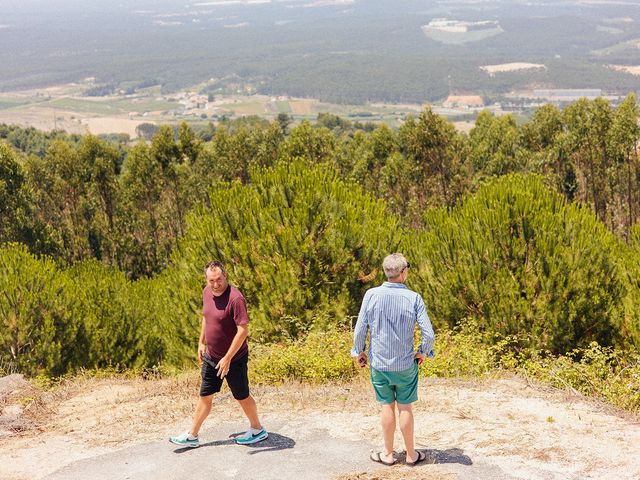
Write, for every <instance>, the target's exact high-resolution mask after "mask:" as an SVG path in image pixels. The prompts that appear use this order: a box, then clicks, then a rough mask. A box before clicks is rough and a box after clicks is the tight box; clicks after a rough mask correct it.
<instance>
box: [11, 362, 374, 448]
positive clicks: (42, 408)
mask: <svg viewBox="0 0 640 480" xmlns="http://www.w3.org/2000/svg"><path fill="white" fill-rule="evenodd" d="M199 383H200V377H199V374H198V371H197V370H193V371H190V372H186V373H182V374H180V375H177V376H171V377H165V378H162V377H160V378H157V377H156V378H151V379H143V378H140V377H134V378H131V377H125V376H111V377H106V378H95V377H92V376H90V375H78V376H75V377H70V378H67V379H63V380H61V381H60V382H58V383H56V384H53V385H40V386H38V385H37V383H35V382H32V383H30V384H27V385H26V386H25V387H24V388H21V389H19V390H17V391H15V392H14V393H13V394H12V395H11V397H7V398H5V399H4V400H3V405H0V407H3V406H7V405H8V404H19V405H21V406H22V419H23V420H24V421H23V422H21V427H20V428H19V429H14V431H13V433H15V434H17V435H19V436H23V437H28V436H30V435H33V434H34V433H37V432H44V431H46V432H47V433H49V434H52V435H55V434H61V435H69V434H72V433H73V434H74V435H80V436H82V437H83V438H85V439H86V440H87V441H89V442H91V444H93V445H102V446H107V445H108V446H114V445H121V444H124V443H127V442H128V441H130V440H131V432H130V426H131V425H136V430H137V432H136V434H137V438H138V439H146V438H149V439H152V438H157V436H158V431H162V430H163V429H166V428H167V427H168V426H172V425H175V424H176V423H178V422H180V421H184V419H185V418H190V417H191V416H192V415H193V411H194V407H195V404H196V401H197V395H198V390H199ZM370 388H371V387H370V385H369V383H368V382H367V381H365V379H356V380H355V381H353V382H350V383H345V384H331V385H320V386H313V385H308V384H304V383H297V382H290V383H287V384H282V385H277V386H273V385H257V386H254V387H252V392H253V394H254V396H255V397H256V398H259V399H260V400H259V403H260V409H261V411H262V412H264V413H270V412H282V411H292V410H293V411H297V412H305V411H315V412H318V411H320V412H343V411H360V412H368V411H371V409H372V408H377V407H376V403H375V401H374V399H373V397H372V394H371V392H370ZM214 405H215V407H216V416H217V418H219V419H221V420H223V419H225V420H226V419H229V420H230V419H233V418H235V417H237V414H238V411H237V410H238V406H237V403H236V402H235V400H234V399H233V397H232V396H231V393H230V392H229V390H228V389H227V386H226V384H225V386H223V390H222V392H221V393H220V395H217V396H216V399H215V404H214ZM119 432H120V433H119Z"/></svg>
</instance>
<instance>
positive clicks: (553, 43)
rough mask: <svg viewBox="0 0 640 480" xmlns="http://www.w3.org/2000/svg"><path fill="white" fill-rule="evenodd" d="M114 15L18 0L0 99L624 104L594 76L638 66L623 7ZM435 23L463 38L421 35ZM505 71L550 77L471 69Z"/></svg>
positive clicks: (165, 3)
mask: <svg viewBox="0 0 640 480" xmlns="http://www.w3.org/2000/svg"><path fill="white" fill-rule="evenodd" d="M181 3H182V4H181ZM126 5H127V7H126V8H124V9H120V8H118V9H116V8H115V7H112V6H111V4H110V3H109V2H92V3H91V4H90V5H83V8H82V9H81V10H79V9H77V4H76V3H75V2H72V1H71V0H52V1H50V2H47V3H46V4H45V5H41V4H40V2H34V1H27V2H22V3H19V4H16V5H14V6H12V8H11V9H8V10H6V11H4V12H3V18H2V23H1V24H0V44H1V45H3V47H4V48H3V49H2V50H1V51H0V64H2V65H3V68H2V71H1V72H0V90H9V89H21V88H26V87H35V86H44V85H51V84H60V83H67V82H72V81H78V80H81V79H83V78H86V77H95V78H96V79H97V83H98V84H99V85H101V86H103V87H99V89H98V90H96V91H94V92H91V93H93V94H96V93H100V91H111V90H112V89H113V88H116V87H117V88H122V89H124V90H130V89H134V90H135V88H138V87H140V86H141V85H149V84H150V83H158V84H161V85H162V86H163V89H164V90H165V91H172V90H175V89H177V88H180V87H183V86H185V85H193V84H197V83H202V84H203V90H204V91H205V92H211V93H215V92H225V93H237V92H238V91H239V90H240V91H247V92H249V93H251V92H259V93H265V94H289V95H294V96H302V97H313V98H320V99H321V100H326V101H334V102H336V101H337V102H347V103H358V102H364V101H368V100H379V101H393V102H424V101H425V100H431V101H433V100H437V99H443V98H445V97H446V96H447V95H448V94H449V93H451V92H453V93H456V92H457V93H465V92H477V93H481V94H495V93H500V92H506V91H510V90H513V89H519V88H525V87H529V86H532V85H535V86H539V87H540V86H543V87H546V88H552V87H558V88H587V87H593V88H602V89H603V91H604V92H605V93H607V92H616V93H627V92H629V91H632V90H635V89H637V88H638V84H639V81H638V78H637V77H635V76H633V75H631V74H629V73H625V72H622V71H611V70H608V69H607V68H606V66H607V65H609V64H625V65H632V66H633V65H640V49H637V48H632V47H633V42H634V41H637V39H638V38H640V5H636V4H632V3H631V2H627V3H622V2H621V3H619V4H616V3H602V4H597V3H593V4H590V5H589V6H585V4H583V3H582V2H577V1H576V2H575V3H571V2H562V3H561V4H559V5H555V4H553V3H551V4H550V3H549V2H546V1H542V0H534V1H532V2H526V3H525V2H518V1H500V2H495V1H485V2H482V1H481V2H470V3H466V2H460V3H450V2H446V3H436V2H431V1H419V0H410V1H403V2H397V1H395V0H368V1H365V0H348V1H323V2H314V1H313V0H285V1H278V2H276V1H268V0H267V1H263V2H240V1H237V2H232V1H227V2H224V1H218V2H201V3H190V2H187V1H183V2H176V1H169V0H161V1H155V2H151V1H150V0H135V1H131V2H127V4H126ZM438 19H440V20H438ZM434 21H435V22H438V21H440V22H444V23H443V25H445V26H446V25H449V26H450V27H451V25H453V26H454V27H455V26H456V25H458V26H460V25H462V26H464V28H466V31H465V32H463V33H460V32H458V33H455V32H453V33H452V32H445V31H438V32H436V33H437V34H430V35H425V31H424V28H425V26H428V25H430V24H431V25H433V23H432V22H434ZM478 25H479V26H483V25H485V26H486V25H490V26H492V28H491V29H488V30H487V29H481V28H480V27H478ZM451 28H453V27H451ZM460 28H461V27H460ZM487 32H489V33H490V34H487ZM443 35H444V36H443ZM460 35H461V36H462V37H457V36H460ZM452 36H453V37H455V38H453V37H452ZM430 37H431V38H430ZM452 38H453V40H452ZM509 62H533V63H539V64H545V65H547V67H548V68H547V69H542V70H539V71H524V72H514V73H508V74H507V73H505V74H500V75H495V76H491V75H489V74H488V73H487V72H484V71H482V70H480V69H479V67H481V66H483V65H495V64H500V63H509Z"/></svg>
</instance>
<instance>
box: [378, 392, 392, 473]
mask: <svg viewBox="0 0 640 480" xmlns="http://www.w3.org/2000/svg"><path fill="white" fill-rule="evenodd" d="M395 408H396V402H392V403H389V404H386V405H382V415H381V417H382V436H383V437H384V452H383V453H382V454H380V456H381V457H382V458H383V459H384V461H385V462H391V461H393V436H394V434H395V431H396V411H395Z"/></svg>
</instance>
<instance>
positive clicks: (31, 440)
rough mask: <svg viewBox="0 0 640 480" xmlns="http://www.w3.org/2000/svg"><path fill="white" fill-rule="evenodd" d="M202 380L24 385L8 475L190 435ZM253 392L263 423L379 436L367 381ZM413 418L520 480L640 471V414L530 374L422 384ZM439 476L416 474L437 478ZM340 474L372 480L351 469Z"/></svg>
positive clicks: (10, 417) (4, 466) (426, 444)
mask: <svg viewBox="0 0 640 480" xmlns="http://www.w3.org/2000/svg"><path fill="white" fill-rule="evenodd" d="M197 385H198V376H197V374H196V373H195V372H194V373H193V374H188V375H182V376H180V377H175V378H169V379H159V380H147V381H145V380H140V379H133V380H126V379H98V380H97V379H75V380H71V381H68V382H66V383H64V384H62V385H60V386H58V387H56V388H54V389H50V390H47V391H43V390H40V389H37V388H35V387H33V386H31V385H29V384H28V383H26V382H24V383H21V384H19V385H18V386H16V385H14V386H13V387H12V388H10V389H8V390H10V391H11V393H7V392H6V390H7V389H5V392H4V394H3V390H2V388H0V407H1V408H2V415H0V420H2V419H3V418H4V419H5V420H6V421H5V422H4V425H5V428H4V430H2V429H1V428H0V478H3V479H27V478H28V479H36V480H37V479H40V478H43V477H44V476H46V475H47V474H50V473H52V472H54V471H56V470H57V469H59V468H61V467H63V466H65V465H67V464H69V463H71V462H73V461H76V460H79V459H82V458H88V457H92V456H95V455H99V454H102V453H107V452H111V451H114V450H116V449H120V448H123V447H125V446H131V445H135V444H139V443H143V442H147V441H150V440H162V439H165V438H166V437H168V436H169V435H171V434H175V433H176V432H179V431H183V430H184V429H185V428H186V427H187V426H188V423H189V419H190V417H191V414H192V409H193V406H194V402H195V397H194V395H193V392H196V389H197ZM253 392H254V396H255V397H256V399H257V401H258V403H259V407H260V410H261V415H262V418H263V421H264V422H265V424H266V425H267V426H268V421H269V416H270V415H272V416H280V415H282V414H285V413H286V412H289V411H295V412H297V413H298V414H302V415H305V416H306V419H307V424H308V425H309V428H322V429H327V430H328V431H329V433H330V435H331V436H332V437H335V438H345V439H350V440H360V439H380V429H379V419H378V407H377V404H376V403H375V401H374V400H373V398H372V392H371V387H370V386H369V384H368V381H367V380H366V378H365V377H364V376H363V377H362V378H359V379H357V380H355V381H353V382H351V383H348V384H344V385H329V386H315V387H313V386H309V385H283V386H281V387H274V386H256V387H254V390H253ZM3 397H4V399H3ZM415 417H416V442H417V444H418V447H419V448H427V449H438V450H441V451H456V452H458V453H457V455H464V456H466V457H468V458H469V459H470V461H482V462H486V463H491V464H494V465H497V466H499V467H500V468H501V469H502V470H503V471H504V472H506V473H508V474H510V475H513V476H518V477H522V478H525V479H529V480H533V479H558V480H560V479H562V480H565V479H588V478H598V479H612V480H613V479H616V480H621V479H638V478H640V420H639V419H638V418H636V417H634V416H631V415H629V414H625V413H623V412H619V411H616V410H614V409H612V408H611V407H607V406H606V405H603V404H600V403H597V402H595V401H591V400H588V399H585V398H583V397H580V396H577V395H575V394H572V393H570V392H563V391H558V390H554V389H550V388H547V387H543V386H540V385H537V384H533V383H530V382H528V381H526V380H525V379H521V378H505V379H497V380H495V379H494V380H486V381H474V382H472V381H462V380H438V379H426V380H422V384H421V387H420V400H419V401H418V402H417V403H416V404H415ZM238 418H241V414H240V412H239V410H238V407H237V404H236V403H235V402H234V401H233V399H232V398H231V396H230V394H229V393H228V392H226V391H225V390H223V392H222V393H221V395H220V396H219V398H218V399H217V401H216V402H215V405H214V411H213V414H212V416H211V417H210V420H209V421H215V420H214V419H217V420H219V421H226V420H234V419H236V420H237V419H238ZM2 425H3V422H2V421H0V426H2ZM400 438H401V437H400V434H399V433H398V434H397V441H398V444H397V445H398V450H401V449H402V443H401V441H400ZM380 442H381V440H380ZM433 473H434V472H433V471H431V473H430V474H429V475H432V476H431V477H429V476H427V477H423V476H420V477H416V479H418V478H420V479H423V478H425V479H426V478H436V477H433ZM397 474H399V472H398V471H396V473H394V474H391V473H389V474H388V475H387V474H384V475H382V476H378V477H376V478H380V479H381V480H384V479H392V478H400V477H397ZM394 475H396V476H394ZM340 478H341V479H342V480H364V479H365V477H363V476H361V474H356V473H354V474H349V473H348V472H345V475H344V476H342V477H340ZM366 478H369V477H366ZM371 478H373V477H371ZM402 478H407V480H413V477H411V478H410V477H402ZM437 478H455V476H454V477H451V476H450V474H447V473H446V472H444V473H443V474H442V475H440V476H438V477H437Z"/></svg>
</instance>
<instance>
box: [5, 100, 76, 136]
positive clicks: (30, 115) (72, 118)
mask: <svg viewBox="0 0 640 480" xmlns="http://www.w3.org/2000/svg"><path fill="white" fill-rule="evenodd" d="M54 115H55V119H54ZM0 123H7V124H14V125H20V126H23V127H34V128H37V129H38V130H44V131H51V130H53V129H54V127H55V128H58V129H61V130H66V131H67V132H68V133H79V134H86V133H87V128H86V126H85V125H83V124H82V123H81V122H80V119H79V117H78V113H76V112H67V111H63V110H55V111H54V110H52V109H51V108H41V107H37V106H34V107H27V108H24V109H20V110H0Z"/></svg>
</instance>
